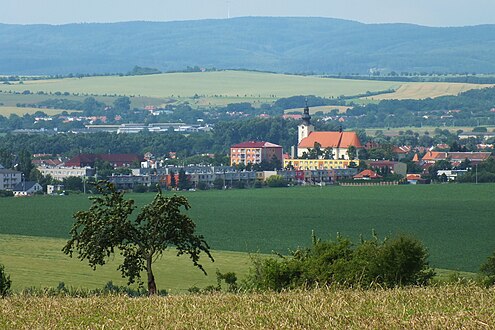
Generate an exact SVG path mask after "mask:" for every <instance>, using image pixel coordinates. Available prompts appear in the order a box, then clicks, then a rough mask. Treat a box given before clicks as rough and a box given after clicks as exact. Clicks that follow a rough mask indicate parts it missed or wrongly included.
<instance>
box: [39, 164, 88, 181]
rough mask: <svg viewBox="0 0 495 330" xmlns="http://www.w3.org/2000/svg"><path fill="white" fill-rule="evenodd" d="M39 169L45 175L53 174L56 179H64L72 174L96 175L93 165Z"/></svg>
mask: <svg viewBox="0 0 495 330" xmlns="http://www.w3.org/2000/svg"><path fill="white" fill-rule="evenodd" d="M38 171H40V172H41V174H43V175H51V177H52V178H54V179H55V180H59V181H62V180H63V179H66V178H68V177H71V176H75V177H79V178H84V177H91V176H94V175H95V169H94V168H91V167H76V166H74V167H65V166H57V167H43V166H42V167H38Z"/></svg>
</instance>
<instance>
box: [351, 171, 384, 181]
mask: <svg viewBox="0 0 495 330" xmlns="http://www.w3.org/2000/svg"><path fill="white" fill-rule="evenodd" d="M353 178H354V180H372V179H380V178H382V176H381V175H379V174H377V173H376V172H374V171H372V170H364V171H362V172H360V173H358V174H356V175H354V177H353Z"/></svg>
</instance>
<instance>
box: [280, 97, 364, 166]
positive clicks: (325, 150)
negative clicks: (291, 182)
mask: <svg viewBox="0 0 495 330" xmlns="http://www.w3.org/2000/svg"><path fill="white" fill-rule="evenodd" d="M360 149H363V146H362V145H361V142H360V141H359V137H358V135H357V134H356V132H343V131H342V129H340V130H339V131H337V132H316V131H315V129H314V126H313V125H311V115H310V114H309V107H308V106H307V105H306V107H305V108H304V113H303V115H302V123H301V124H300V125H299V126H298V145H297V153H296V152H293V153H292V157H291V158H290V159H285V160H284V167H293V168H295V169H296V170H325V169H334V168H347V167H350V166H351V165H354V164H355V165H358V164H359V160H358V159H357V158H358V155H359V150H360ZM351 163H354V164H351Z"/></svg>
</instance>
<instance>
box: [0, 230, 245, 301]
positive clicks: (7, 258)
mask: <svg viewBox="0 0 495 330" xmlns="http://www.w3.org/2000/svg"><path fill="white" fill-rule="evenodd" d="M65 243H66V240H64V239H60V238H46V237H30V236H17V235H0V263H1V264H3V265H4V266H5V268H6V271H7V272H8V273H9V274H10V275H11V280H12V287H13V290H15V291H20V290H22V289H24V288H27V287H37V288H44V287H56V286H57V285H58V284H59V283H60V282H64V283H65V285H66V286H67V287H71V286H72V287H77V288H81V287H82V288H88V289H101V288H103V286H104V285H105V284H106V283H107V282H108V281H112V282H113V283H114V284H117V285H126V283H127V281H126V280H125V279H122V278H121V275H120V272H118V271H117V266H118V261H119V260H120V256H117V257H116V258H115V259H112V260H110V262H109V263H108V264H107V265H105V266H103V267H98V269H97V270H96V271H93V270H92V269H91V268H90V267H89V266H88V264H87V263H86V262H81V261H79V259H77V258H72V259H71V258H69V257H68V256H66V255H65V254H63V253H62V251H61V250H62V247H63V246H64V245H65ZM212 254H213V257H214V259H215V262H211V261H210V260H209V259H202V261H201V262H202V264H203V266H204V267H205V269H206V271H207V273H208V276H205V275H204V274H203V273H202V272H201V271H200V270H199V269H195V268H193V266H192V264H191V262H190V261H189V259H188V258H187V257H186V256H182V257H179V258H178V257H177V256H176V253H175V252H174V250H169V251H166V253H165V254H164V255H163V256H162V258H161V259H159V260H158V261H157V262H156V263H155V266H154V268H153V272H154V273H155V276H156V281H157V286H158V288H159V289H166V290H167V291H169V292H184V291H186V290H187V289H188V288H190V287H192V286H198V287H201V288H204V287H206V286H208V285H216V275H215V272H216V270H217V269H218V270H219V271H221V272H236V273H237V274H239V275H241V276H242V274H246V273H247V270H248V267H249V265H250V258H249V255H248V254H246V253H239V252H226V251H212Z"/></svg>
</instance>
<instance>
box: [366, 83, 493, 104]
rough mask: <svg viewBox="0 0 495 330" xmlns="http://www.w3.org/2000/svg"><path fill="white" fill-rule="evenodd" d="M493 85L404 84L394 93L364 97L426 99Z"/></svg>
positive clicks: (376, 98) (377, 98) (375, 98)
mask: <svg viewBox="0 0 495 330" xmlns="http://www.w3.org/2000/svg"><path fill="white" fill-rule="evenodd" d="M493 86H494V85H481V84H464V83H433V82H424V83H404V84H402V85H401V86H400V87H399V89H397V90H396V91H395V92H394V93H387V94H381V95H375V96H371V97H366V98H364V99H372V100H394V99H396V100H405V99H426V98H429V97H430V98H435V97H439V96H445V95H458V94H459V93H462V92H466V91H468V90H471V89H481V88H486V87H493Z"/></svg>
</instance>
